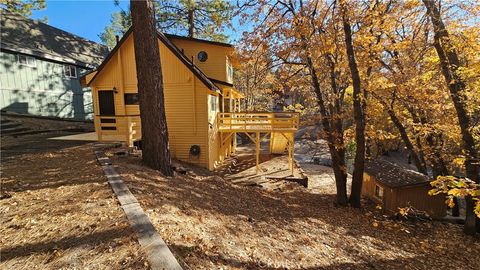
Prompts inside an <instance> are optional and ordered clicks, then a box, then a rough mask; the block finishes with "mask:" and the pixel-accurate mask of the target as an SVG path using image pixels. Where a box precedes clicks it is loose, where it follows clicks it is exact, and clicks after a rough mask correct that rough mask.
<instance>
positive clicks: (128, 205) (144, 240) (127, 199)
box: [95, 151, 182, 270]
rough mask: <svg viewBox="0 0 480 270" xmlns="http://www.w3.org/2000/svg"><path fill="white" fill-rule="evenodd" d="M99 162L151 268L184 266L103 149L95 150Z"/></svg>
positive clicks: (177, 267) (155, 269)
mask: <svg viewBox="0 0 480 270" xmlns="http://www.w3.org/2000/svg"><path fill="white" fill-rule="evenodd" d="M95 155H96V156H97V161H98V163H99V164H100V165H101V166H102V169H103V172H104V173H105V176H106V177H107V179H108V183H109V184H110V186H111V188H112V190H113V192H114V193H115V195H116V196H117V199H118V201H119V203H120V207H122V209H123V211H124V212H125V215H126V216H127V219H128V221H129V223H130V226H131V227H132V228H133V229H134V230H135V232H136V233H137V238H138V242H139V243H140V246H141V247H142V249H143V251H144V252H145V254H146V255H147V259H148V262H149V263H150V268H151V269H152V270H157V269H175V270H177V269H178V270H180V269H182V267H181V266H180V264H179V263H178V261H177V259H175V256H174V255H173V254H172V252H171V251H170V249H169V248H168V246H167V244H166V243H165V241H163V239H162V237H161V236H160V235H159V234H158V232H157V231H156V230H155V227H154V226H153V224H152V222H151V221H150V219H149V218H148V216H147V215H146V214H145V212H144V211H143V209H142V207H141V206H140V204H139V203H138V201H137V199H136V198H135V196H133V194H132V193H131V192H130V190H129V189H128V187H127V185H126V184H125V183H124V182H123V180H122V178H121V176H120V175H119V174H118V173H117V172H116V171H115V169H114V168H113V167H112V166H111V164H112V163H111V161H110V159H109V158H108V157H107V156H106V155H105V153H104V152H103V151H95Z"/></svg>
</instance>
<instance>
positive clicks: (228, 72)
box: [227, 57, 233, 82]
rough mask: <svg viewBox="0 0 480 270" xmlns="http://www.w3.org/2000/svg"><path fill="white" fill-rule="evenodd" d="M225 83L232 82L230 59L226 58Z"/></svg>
mask: <svg viewBox="0 0 480 270" xmlns="http://www.w3.org/2000/svg"><path fill="white" fill-rule="evenodd" d="M227 81H229V82H232V81H233V66H232V63H231V62H230V59H229V58H228V57H227Z"/></svg>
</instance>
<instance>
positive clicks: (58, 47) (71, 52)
mask: <svg viewBox="0 0 480 270" xmlns="http://www.w3.org/2000/svg"><path fill="white" fill-rule="evenodd" d="M0 17H1V31H0V32H1V33H0V34H1V35H0V37H1V44H0V46H1V48H2V50H7V51H13V52H17V53H23V54H27V55H33V56H36V57H40V58H45V59H49V60H53V61H57V62H62V63H69V64H73V65H77V66H81V67H85V68H89V69H91V68H94V67H95V66H98V65H99V64H100V63H101V62H102V60H103V58H104V57H105V56H106V55H107V54H108V48H107V47H106V46H103V45H101V44H98V43H96V42H93V41H90V40H87V39H84V38H82V37H79V36H76V35H74V34H72V33H69V32H66V31H63V30H61V29H58V28H55V27H53V26H50V25H48V24H45V23H42V22H40V21H37V20H32V19H29V18H25V17H23V16H22V15H19V14H16V13H12V12H9V11H7V10H4V9H2V10H1V16H0Z"/></svg>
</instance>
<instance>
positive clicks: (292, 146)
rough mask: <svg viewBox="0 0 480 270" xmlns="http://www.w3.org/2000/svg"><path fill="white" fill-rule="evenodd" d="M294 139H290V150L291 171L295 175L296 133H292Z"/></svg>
mask: <svg viewBox="0 0 480 270" xmlns="http://www.w3.org/2000/svg"><path fill="white" fill-rule="evenodd" d="M290 135H291V136H292V137H291V139H290V145H289V148H290V151H289V152H290V169H291V170H292V175H293V164H294V162H293V161H294V158H295V156H294V151H295V133H293V132H292V133H291V134H290Z"/></svg>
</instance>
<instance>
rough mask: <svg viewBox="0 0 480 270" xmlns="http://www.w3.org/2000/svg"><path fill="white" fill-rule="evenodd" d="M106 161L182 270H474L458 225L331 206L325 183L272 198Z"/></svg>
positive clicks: (134, 163)
mask: <svg viewBox="0 0 480 270" xmlns="http://www.w3.org/2000/svg"><path fill="white" fill-rule="evenodd" d="M114 162H115V164H116V165H117V167H118V168H117V169H118V171H120V172H121V174H122V175H123V176H124V179H125V181H126V183H127V185H129V186H130V189H131V190H132V192H133V193H134V195H135V196H136V197H137V199H139V201H140V202H141V204H142V206H143V207H144V209H145V210H146V212H147V214H148V215H149V216H150V218H151V220H152V222H153V223H154V225H155V226H156V228H157V230H158V231H159V233H160V235H161V236H162V237H163V238H164V239H165V240H166V242H167V243H168V244H169V246H170V247H171V248H172V249H173V251H174V253H175V254H176V255H177V256H178V257H180V259H181V260H182V262H183V263H184V264H185V265H187V267H186V268H187V269H188V268H190V269H260V268H261V269H480V261H479V260H478V258H479V257H480V241H479V239H478V237H477V238H472V237H468V236H465V235H464V234H463V233H462V230H461V226H457V225H453V224H446V223H445V224H444V223H441V222H426V223H411V222H399V221H394V220H390V219H388V218H386V217H384V216H382V215H381V213H380V212H379V211H378V210H376V209H375V206H374V205H371V204H369V203H367V202H365V208H364V209H362V210H358V209H352V208H337V207H334V206H333V204H332V202H333V196H334V194H333V193H334V188H333V182H330V183H321V184H318V183H317V184H316V185H313V186H317V187H318V186H321V187H322V188H321V189H316V190H315V192H312V191H310V190H307V189H304V188H301V187H298V188H296V189H293V190H289V191H280V192H272V191H266V190H263V189H259V188H255V187H241V186H236V185H233V184H231V183H229V182H227V181H225V180H223V179H221V178H220V177H217V176H211V177H208V176H207V177H205V176H197V177H189V176H177V177H175V178H170V179H166V178H164V177H162V176H161V175H160V174H159V173H158V172H156V171H153V170H150V169H148V168H145V167H143V166H142V165H141V163H140V162H139V160H138V159H137V158H134V157H114ZM324 179H326V178H324ZM327 187H330V188H327Z"/></svg>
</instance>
